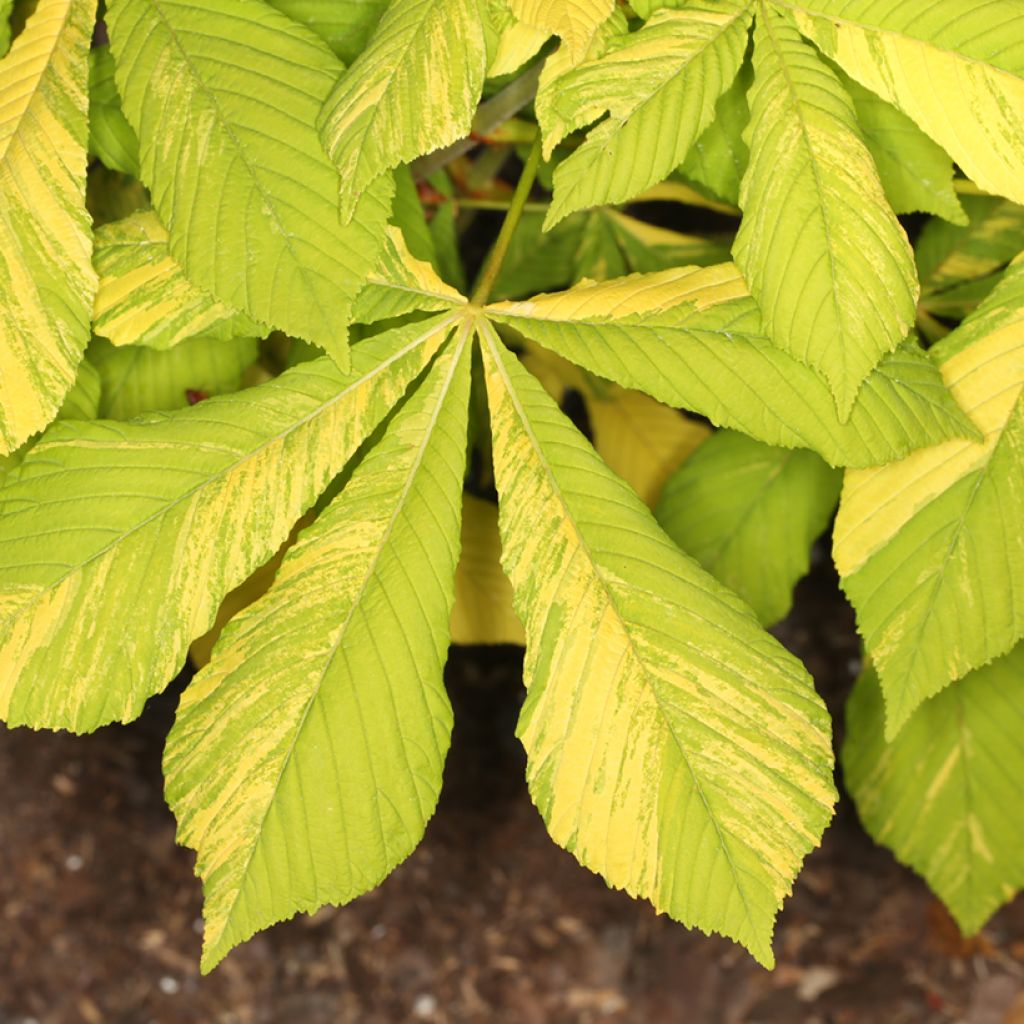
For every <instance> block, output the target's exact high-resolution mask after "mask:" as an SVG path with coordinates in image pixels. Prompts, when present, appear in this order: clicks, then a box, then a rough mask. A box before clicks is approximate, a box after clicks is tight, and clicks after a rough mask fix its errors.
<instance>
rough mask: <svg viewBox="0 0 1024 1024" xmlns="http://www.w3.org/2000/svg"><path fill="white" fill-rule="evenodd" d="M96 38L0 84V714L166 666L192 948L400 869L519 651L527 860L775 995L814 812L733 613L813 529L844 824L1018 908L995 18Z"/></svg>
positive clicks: (1018, 217)
mask: <svg viewBox="0 0 1024 1024" xmlns="http://www.w3.org/2000/svg"><path fill="white" fill-rule="evenodd" d="M8 6H9V5H8ZM8 6H5V5H3V4H2V3H0V22H2V29H3V31H2V32H0V52H3V51H4V50H6V48H7V44H8V42H9V40H8V35H9V34H10V33H9V30H8V29H9V26H8V20H7V14H9V10H8ZM104 10H105V18H106V28H107V29H108V30H109V38H110V44H109V48H108V47H107V46H106V44H101V45H96V46H95V47H94V48H93V49H92V51H91V53H90V50H89V40H90V34H91V32H92V29H93V15H94V11H93V7H92V5H91V4H90V3H89V2H88V0H39V3H38V4H37V5H36V8H35V10H34V12H32V13H31V14H30V16H29V18H28V20H27V23H26V24H25V26H24V28H23V30H21V31H20V34H18V35H17V36H16V38H14V41H13V45H12V46H11V48H10V52H9V53H7V55H6V56H5V57H4V58H3V59H2V61H0V296H2V300H3V304H2V312H0V460H2V461H0V717H2V718H3V720H4V721H5V722H7V723H8V724H10V725H28V726H31V727H34V728H40V727H46V728H65V729H69V730H72V731H77V732H81V731H87V730H91V729H94V728H96V727H98V726H100V725H102V724H104V723H107V722H112V721H127V720H130V719H131V718H134V717H135V716H137V715H138V714H139V713H140V712H141V710H142V707H143V705H144V703H145V701H146V699H147V698H148V697H149V696H151V695H152V694H154V693H156V692H157V691H159V690H160V689H161V688H162V687H163V686H164V685H165V684H166V681H167V680H168V678H170V676H171V675H173V673H174V672H175V671H177V669H178V668H179V667H180V665H181V663H182V661H183V659H184V658H185V657H186V653H187V652H188V651H189V650H190V649H191V650H192V652H193V657H195V658H196V660H197V661H198V662H200V663H201V664H202V668H201V671H200V672H199V674H198V676H197V678H196V679H195V680H194V682H193V683H192V685H191V686H190V687H189V689H188V690H187V692H186V693H185V695H184V696H183V698H182V700H181V703H180V707H179V709H178V714H177V718H176V722H175V725H174V727H173V728H172V730H171V734H170V736H169V739H168V744H167V752H166V759H165V772H166V776H167V795H168V799H169V803H170V804H171V807H172V810H173V811H174V813H175V815H176V817H177V819H178V825H179V832H178V834H179V838H180V840H181V841H182V842H183V843H185V844H187V845H189V846H191V847H192V848H194V849H195V850H196V853H197V871H198V873H199V874H200V875H201V877H202V880H203V886H204V890H205V894H206V907H205V921H206V931H205V943H204V952H203V968H204V970H209V969H211V968H212V967H213V966H215V965H216V964H217V963H218V962H219V961H220V960H221V959H222V958H223V957H224V956H225V955H226V954H227V953H228V951H229V950H230V949H231V948H232V947H233V946H235V945H237V944H238V943H240V942H242V941H244V940H245V939H247V938H248V937H249V936H251V935H253V934H254V933H255V932H256V931H258V930H260V929H263V928H266V927H268V926H270V925H271V924H273V923H274V922H276V921H279V920H282V919H284V918H287V917H289V916H291V915H293V914H294V913H296V912H299V911H312V910H315V909H316V908H317V907H319V906H321V905H323V904H326V903H332V904H338V903H344V902H345V901H347V900H350V899H353V898H355V897H356V896H358V895H359V894H360V893H363V892H365V891H366V890H367V889H369V888H372V887H373V886H374V885H376V884H378V883H379V882H380V881H381V879H382V878H383V877H384V876H385V875H386V874H387V873H388V872H389V871H390V870H392V869H393V868H394V867H395V866H396V865H397V864H398V863H399V862H400V861H401V860H403V859H404V858H405V857H407V856H408V855H409V854H410V852H411V851H412V850H413V849H414V848H415V846H416V844H417V842H418V841H419V839H420V837H421V836H422V834H423V830H424V828H425V825H426V823H427V821H428V819H429V818H430V816H431V814H432V813H433V810H434V807H435V805H436V802H437V798H438V793H439V790H440V786H441V777H442V771H443V767H444V759H445V754H446V751H447V747H448V743H449V737H450V732H451V727H452V712H451V708H450V706H449V703H448V700H447V697H446V694H445V688H444V682H443V669H444V664H445V658H446V652H447V648H448V645H449V643H451V642H455V643H465V644H477V643H518V644H523V645H524V646H525V648H526V653H525V665H524V676H525V679H524V681H525V684H526V691H527V693H526V699H525V703H524V705H523V708H522V713H521V715H520V720H519V727H518V734H519V737H520V739H521V740H522V743H523V746H524V748H525V751H526V758H527V778H528V782H529V788H530V793H531V796H532V798H533V799H534V801H535V803H536V805H537V807H538V809H539V811H540V813H541V815H542V816H543V818H544V821H545V824H546V826H547V828H548V830H549V832H550V834H551V836H552V837H553V838H554V840H555V841H556V842H558V843H560V844H561V845H562V846H564V847H565V848H566V849H568V850H569V851H571V852H572V854H573V855H574V856H575V857H576V858H577V860H578V861H579V862H580V863H581V864H583V865H584V866H586V867H588V868H589V869H591V870H593V871H595V872H597V873H599V874H600V875H601V876H602V877H603V878H604V879H605V880H606V881H607V882H608V884H609V885H611V886H615V887H619V888H623V889H625V890H626V891H628V892H629V893H631V894H633V895H635V896H638V897H642V898H644V899H647V900H649V901H650V902H651V903H652V904H653V905H654V906H655V907H656V908H657V909H658V910H662V911H665V912H666V913H668V914H670V915H671V916H672V917H673V918H675V919H676V920H679V921H682V922H684V923H685V924H686V925H688V926H691V927H696V928H700V929H702V930H704V931H706V932H718V933H721V934H723V935H726V936H728V937H730V938H732V939H734V940H736V941H737V942H740V943H742V944H743V945H744V946H745V947H746V948H747V949H749V950H750V951H751V953H752V954H753V955H754V956H755V957H756V958H757V959H758V960H759V961H761V962H762V963H764V964H769V965H770V964H771V963H772V962H773V954H772V948H771V935H772V927H773V922H774V919H775V915H776V913H777V911H778V909H779V907H780V905H781V903H782V901H783V899H784V898H785V896H786V894H787V893H788V892H789V891H790V889H791V887H792V884H793V881H794V879H795V877H796V875H797V872H798V871H799V868H800V864H801V862H802V860H803V858H804V857H805V855H806V854H807V853H808V852H809V851H810V850H811V849H812V848H813V847H814V846H815V845H816V844H817V842H818V841H819V839H820V836H821V833H822V831H823V829H824V828H825V827H826V825H827V823H828V821H829V819H830V817H831V814H832V808H833V804H834V801H835V796H836V794H835V790H834V787H833V782H832V772H833V763H832V746H831V733H830V723H829V719H828V715H827V713H826V710H825V707H824V705H823V703H822V701H821V700H820V699H819V698H818V696H817V695H816V693H815V691H814V687H813V684H812V681H811V679H810V677H809V676H808V674H807V672H806V671H805V670H804V668H803V666H802V665H801V664H800V663H799V661H797V659H796V658H795V657H793V655H791V654H790V653H788V652H787V651H786V650H784V649H783V648H782V647H781V646H780V644H779V643H778V642H777V641H776V640H775V639H774V638H773V637H772V636H771V635H770V634H769V633H767V632H766V631H765V630H764V628H763V626H764V625H767V624H770V623H772V622H774V621H776V620H778V619H779V618H780V617H782V616H783V615H784V614H785V613H786V611H787V610H788V608H789V605H790V602H791V597H792V591H793V586H794V584H795V582H796V581H797V579H798V578H799V577H800V576H801V575H803V574H804V573H805V572H806V571H807V568H808V566H809V564H810V553H811V545H812V544H813V543H814V541H815V540H816V538H817V537H818V536H819V535H820V534H822V533H823V532H824V531H825V530H827V528H828V524H829V520H830V518H831V516H832V514H833V511H834V508H835V505H836V502H837V499H838V501H839V511H838V517H837V520H836V527H835V531H834V557H835V562H836V565H837V567H838V569H839V572H840V575H841V578H842V585H843V587H844V589H845V591H846V593H847V595H848V596H849V598H850V600H851V602H852V604H853V605H854V608H855V611H856V613H857V620H858V625H859V628H860V630H861V633H862V635H863V637H864V640H865V644H866V647H867V653H868V655H869V659H870V666H871V667H870V668H869V670H868V671H867V672H866V674H865V676H864V678H863V679H862V680H861V682H860V683H859V684H858V686H857V689H856V691H855V693H854V696H853V697H852V699H851V702H850V706H849V731H848V738H847V741H846V745H845V748H844V760H845V766H846V773H847V782H848V784H849V787H850V790H851V792H852V794H853V796H854V799H855V800H856V802H857V805H858V808H859V810H860V812H861V815H862V817H863V819H864V822H865V824H866V825H867V827H868V829H869V830H870V831H871V832H872V834H873V835H875V836H876V837H877V838H878V839H879V841H880V842H884V843H887V844H888V845H890V846H891V847H892V848H893V850H894V851H895V852H896V854H897V856H898V857H900V858H901V859H902V860H904V861H906V862H907V863H909V864H911V865H912V866H913V867H915V868H916V869H917V870H919V871H920V872H922V873H923V874H924V875H925V877H926V878H927V879H928V880H929V881H930V882H931V884H932V885H933V887H934V888H935V890H936V891H937V892H938V893H939V895H940V896H941V897H942V898H943V899H944V900H945V901H946V902H947V903H948V904H949V906H950V907H951V909H952V910H953V912H954V914H955V916H956V917H957V919H958V920H959V921H960V922H961V924H962V925H963V927H964V928H965V929H967V930H976V929H977V928H978V927H980V926H981V925H982V924H983V923H984V920H985V919H986V918H987V916H988V915H989V914H990V913H991V912H992V911H993V910H994V909H995V908H996V907H997V906H998V905H999V904H1000V903H1001V902H1002V901H1004V900H1005V899H1007V898H1009V896H1011V895H1012V893H1013V892H1015V891H1016V890H1017V889H1018V888H1019V887H1020V886H1021V885H1022V883H1024V875H1022V865H1021V860H1020V856H1019V847H1020V839H1021V836H1020V828H1019V827H1018V825H1019V822H1018V821H1017V819H1013V820H1008V819H1007V817H1006V815H1005V813H1004V812H1005V811H1006V809H1007V807H1008V805H1010V803H1011V801H1013V800H1015V799H1016V800H1018V801H1019V787H1016V784H1015V783H1014V779H1016V778H1017V777H1019V776H1021V775H1022V774H1024V746H1022V744H1021V742H1020V736H1019V733H1020V730H1019V729H1016V730H1015V729H1014V723H1015V722H1017V720H1018V719H1019V718H1020V717H1021V711H1020V707H1019V705H1020V696H1019V694H1017V693H1016V689H1017V688H1019V684H1020V682H1021V680H1020V675H1021V664H1020V661H1021V659H1020V652H1021V650H1022V646H1021V645H1022V643H1024V546H1022V545H1024V540H1022V534H1021V529H1020V524H1021V523H1022V522H1024V413H1022V409H1024V406H1022V402H1024V399H1022V395H1024V262H1021V261H1020V260H1019V259H1015V258H1016V257H1018V254H1019V253H1021V251H1022V250H1024V209H1022V207H1021V206H1019V205H1017V204H1018V203H1021V202H1024V192H1022V186H1021V182H1022V181H1024V115H1022V114H1021V110H1022V109H1024V20H1022V19H1021V17H1020V7H1019V3H1018V2H1017V0H988V2H987V3H985V4H983V5H977V4H974V3H970V2H968V0H906V2H904V3H901V4H898V5H896V4H889V5H886V4H881V3H878V2H877V0H806V2H796V0H664V2H661V0H634V2H633V3H632V4H631V5H629V8H628V9H627V8H626V6H625V5H621V4H615V3H612V2H611V0H550V2H544V3H538V2H534V0H451V2H447V0H446V2H441V0H368V2H365V3H359V4H348V3H342V4H338V3H332V2H330V0H204V2H199V0H108V2H107V3H106V4H105V6H104ZM95 38H96V40H97V42H99V41H100V40H102V39H103V33H102V32H99V33H97V34H96V37H95ZM496 77H500V81H497V82H494V81H492V82H488V79H489V78H491V79H494V78H496ZM510 77H511V79H512V80H511V81H509V78H510ZM531 101H532V103H531ZM467 136H471V137H469V138H466V137H467ZM533 140H535V141H533ZM481 142H483V143H485V144H486V145H485V147H484V149H483V151H482V153H480V154H479V155H473V154H472V147H473V145H475V144H478V143H481ZM531 142H532V147H533V148H532V149H531V150H530V157H529V158H526V159H525V160H524V163H523V166H524V168H525V170H524V171H523V177H522V180H521V183H520V187H519V188H518V189H516V190H515V192H514V193H513V191H512V187H511V185H510V183H508V182H506V181H505V180H504V178H503V177H502V175H503V174H504V173H506V172H507V171H508V170H509V169H510V168H513V167H515V166H516V165H515V163H514V161H511V160H510V159H509V157H510V154H511V151H512V148H513V147H514V146H518V145H519V144H526V145H530V144H531ZM467 153H469V154H470V155H468V156H467V155H466V154H467ZM539 153H543V156H544V160H543V161H540V164H539V177H538V181H539V182H540V183H541V184H542V185H543V186H544V190H545V191H546V192H550V196H549V197H548V198H549V201H548V200H545V199H544V197H543V196H542V195H540V194H539V193H540V190H539V189H534V190H533V193H532V194H531V192H530V185H531V183H532V181H533V177H532V175H533V173H534V171H535V170H536V169H537V167H538V154H539ZM519 155H520V156H525V152H524V151H522V150H521V151H520V153H519ZM90 157H91V158H92V161H93V162H92V163H91V164H89V165H88V173H87V160H88V159H89V158H90ZM954 166H956V167H958V168H959V169H960V170H962V172H963V173H964V174H965V175H966V177H959V178H954ZM87 183H88V191H87V188H86V186H87ZM531 200H532V201H533V205H528V206H527V205H525V204H529V203H530V201H531ZM634 200H635V201H636V204H635V205H633V206H631V207H630V208H629V209H628V210H624V209H621V208H619V209H617V208H615V207H616V206H621V205H622V204H624V203H626V202H632V201H634ZM659 202H660V203H670V204H673V205H674V208H675V210H676V211H677V212H678V211H679V210H685V209H686V208H687V207H693V206H696V207H700V208H701V209H702V211H703V212H702V214H701V216H702V217H714V218H716V219H715V220H714V222H713V223H714V228H715V229H714V230H694V231H691V230H689V228H687V227H686V226H685V225H683V226H682V227H680V224H679V223H678V221H673V222H672V226H668V225H666V224H664V223H655V221H657V220H658V217H657V211H658V210H659V209H663V208H659V207H658V206H656V205H654V206H652V205H648V204H656V203H659ZM494 206H507V207H509V208H510V213H509V216H508V219H507V221H506V228H505V229H503V230H502V232H501V234H500V235H499V236H498V242H497V244H496V245H495V247H494V254H495V255H494V257H493V261H492V260H488V261H487V262H486V264H485V266H484V268H483V270H482V272H481V274H480V279H479V282H478V284H477V286H476V287H475V288H474V289H473V291H472V298H468V297H467V295H464V294H463V292H464V291H465V292H467V293H468V292H469V289H467V288H465V286H464V284H463V283H462V282H464V281H465V279H466V277H467V276H468V275H467V272H471V271H472V270H474V269H475V268H473V267H472V266H467V265H464V264H463V254H464V251H466V252H470V253H472V252H473V251H474V247H475V246H476V244H477V242H478V241H479V239H480V238H482V237H483V232H484V231H485V229H486V228H487V222H486V220H484V219H479V220H477V221H476V223H473V224H470V221H471V219H472V218H476V217H477V216H478V214H477V212H476V210H477V208H483V209H488V208H490V207H494ZM524 209H525V212H524ZM651 211H654V212H653V213H652V212H651ZM915 211H916V212H924V213H928V214H932V215H933V219H931V220H930V221H928V223H927V224H926V225H925V226H924V228H923V230H922V231H921V233H920V237H919V239H918V242H917V247H916V251H915V250H912V249H911V247H910V244H909V243H908V240H907V236H906V234H905V231H904V226H903V222H901V221H900V220H899V219H898V217H897V215H899V214H903V213H907V212H915ZM94 228H95V230H94ZM467 228H471V230H469V231H468V233H467V231H466V229H467ZM462 238H469V239H470V240H471V241H472V243H473V244H472V245H470V246H466V247H463V246H461V245H460V240H461V239H462ZM730 257H731V259H730ZM455 283H458V284H459V287H455ZM961 320H962V323H960V324H959V325H957V322H958V321H961ZM922 337H923V338H924V339H926V340H927V341H928V342H931V343H933V344H932V347H931V348H930V350H926V349H925V348H924V347H923V346H922V344H921V341H920V338H922ZM320 350H323V351H324V352H326V355H323V354H321V351H320ZM44 428H45V429H44ZM715 428H718V429H715ZM40 431H42V433H41V436H39V437H36V436H35V435H37V434H39V433H40ZM467 473H468V474H469V476H470V478H471V483H472V488H471V489H467V488H465V487H464V483H465V480H466V477H467ZM844 474H845V476H844ZM840 488H841V497H840ZM481 495H482V496H481ZM883 723H884V724H883ZM908 807H913V808H914V813H913V814H910V813H909V812H908V810H907V808H908ZM1017 809H1018V811H1019V810H1020V807H1019V803H1018V805H1017ZM1018 818H1019V814H1018Z"/></svg>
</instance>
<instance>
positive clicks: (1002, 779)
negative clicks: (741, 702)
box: [843, 645, 1024, 935]
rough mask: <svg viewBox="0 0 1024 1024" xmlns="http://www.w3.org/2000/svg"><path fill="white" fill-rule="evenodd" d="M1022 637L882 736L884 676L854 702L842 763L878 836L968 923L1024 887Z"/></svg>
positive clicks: (871, 678)
mask: <svg viewBox="0 0 1024 1024" xmlns="http://www.w3.org/2000/svg"><path fill="white" fill-rule="evenodd" d="M1022 678H1024V646H1022V645H1018V646H1016V647H1015V648H1014V649H1013V650H1012V651H1011V652H1010V653H1009V654H1006V655H1004V656H1003V657H1001V658H998V659H996V660H995V661H993V662H992V663H991V664H989V665H987V666H985V667H984V668H979V669H976V670H975V671H973V672H971V673H969V674H968V675H966V676H965V677H964V678H963V679H960V680H958V681H957V682H955V683H953V684H952V685H951V686H949V687H947V688H946V689H945V690H943V691H942V693H940V694H938V695H937V696H935V697H932V698H931V700H929V701H927V702H926V703H925V704H924V705H923V706H922V707H921V709H920V710H919V711H918V712H917V714H915V715H914V717H913V718H912V719H911V720H910V721H909V722H908V723H907V726H906V727H905V728H904V729H903V731H902V732H901V733H900V734H899V736H897V737H896V738H895V739H894V740H892V741H891V742H889V743H886V741H885V735H884V733H885V729H884V724H885V721H884V720H885V717H886V714H885V709H884V707H883V699H882V694H881V691H880V690H879V687H878V679H877V677H876V676H875V674H874V672H873V671H872V670H870V669H869V670H868V671H867V672H866V673H865V674H864V676H863V678H861V680H860V681H859V682H858V683H857V688H856V689H855V690H854V692H853V696H852V697H851V698H850V700H849V702H848V704H847V710H846V725H847V733H846V742H845V743H844V745H843V774H844V777H845V779H846V784H847V786H848V787H849V789H850V793H851V795H852V796H853V799H854V801H855V802H856V804H857V811H858V813H859V814H860V817H861V820H862V821H863V822H864V825H865V827H866V828H867V830H868V831H869V832H870V833H871V835H872V836H874V838H875V839H876V840H877V841H878V842H880V843H882V844H884V845H885V846H888V847H890V848H891V849H892V851H893V852H894V853H895V854H896V856H897V857H898V858H899V860H901V861H902V862H903V863H904V864H908V865H909V866H910V867H912V868H914V870H916V871H918V872H920V873H921V874H922V875H923V876H924V877H925V879H926V880H927V881H928V884H929V885H930V886H931V887H932V888H933V889H934V890H935V892H936V893H937V894H938V895H939V896H940V897H941V898H942V900H943V902H944V903H945V904H946V906H947V907H949V909H950V912H951V913H952V914H953V917H954V918H955V919H956V921H957V923H958V924H959V925H960V927H961V928H962V929H963V931H964V933H965V934H967V935H974V934H975V933H976V932H978V931H980V930H981V927H982V925H984V924H985V922H986V920H987V919H988V918H989V916H990V915H991V914H992V913H993V912H994V911H995V910H996V909H998V908H999V906H1001V905H1002V904H1003V903H1005V902H1006V901H1007V900H1009V899H1012V898H1013V896H1014V895H1015V894H1016V893H1017V892H1018V890H1020V889H1022V888H1024V821H1022V819H1021V816H1020V815H1019V814H1018V813H1016V811H1017V809H1018V807H1019V805H1020V779H1021V777H1022V774H1024V744H1022V741H1021V737H1022V736H1024V688H1022V687H1021V679H1022Z"/></svg>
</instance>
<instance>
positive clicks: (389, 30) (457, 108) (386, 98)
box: [319, 0, 487, 223]
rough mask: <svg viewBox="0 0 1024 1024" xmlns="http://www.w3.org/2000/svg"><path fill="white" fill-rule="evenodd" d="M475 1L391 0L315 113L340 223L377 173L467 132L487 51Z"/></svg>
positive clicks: (437, 147)
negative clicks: (335, 182) (332, 169)
mask: <svg viewBox="0 0 1024 1024" xmlns="http://www.w3.org/2000/svg"><path fill="white" fill-rule="evenodd" d="M484 16H485V15H484V12H483V10H482V9H481V0H392V2H391V3H390V4H389V5H388V7H387V9H386V10H385V12H384V16H383V17H382V18H381V21H380V24H379V25H378V26H377V29H376V31H375V32H374V34H373V37H372V38H371V40H370V43H369V45H368V46H367V47H366V49H365V50H364V51H363V52H362V53H361V54H360V55H359V57H358V58H356V60H355V62H354V63H353V64H352V66H351V68H349V70H348V71H347V72H345V74H344V75H343V76H342V78H341V80H340V81H339V82H338V83H337V85H336V86H335V88H334V90H333V91H332V92H331V94H330V96H329V98H328V99H327V100H326V102H325V103H324V105H323V111H322V113H321V114H320V119H319V125H320V134H321V138H322V139H323V144H324V148H325V149H326V150H327V153H328V155H329V156H330V158H331V160H333V161H334V163H335V165H336V166H337V168H338V171H339V178H340V184H339V196H338V200H339V202H340V207H341V217H342V221H343V222H345V223H347V222H348V220H349V219H350V218H351V217H352V215H353V212H354V211H355V210H356V209H357V205H358V203H359V201H360V197H361V196H362V195H363V194H364V192H365V190H366V189H368V188H370V187H371V186H372V184H373V182H375V181H377V180H378V179H379V178H380V177H381V175H384V174H387V172H389V171H391V170H392V169H393V168H395V167H397V166H398V165H399V164H400V163H407V162H409V161H410V160H413V159H415V158H416V157H418V156H421V155H423V154H424V153H429V152H431V151H432V150H435V149H441V148H442V147H444V146H447V145H449V144H451V143H452V142H455V141H456V140H458V139H460V138H462V137H463V136H464V135H468V134H469V129H470V124H471V122H472V120H473V114H474V113H475V112H476V105H477V101H478V100H479V99H480V92H481V89H482V88H483V82H484V71H485V69H486V66H487V53H486V45H485V41H484V32H483V18H484Z"/></svg>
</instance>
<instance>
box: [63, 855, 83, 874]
mask: <svg viewBox="0 0 1024 1024" xmlns="http://www.w3.org/2000/svg"><path fill="white" fill-rule="evenodd" d="M84 866H85V858H84V857H82V856H80V855H79V854H77V853H72V854H69V855H68V857H67V858H66V859H65V861H64V867H66V868H67V869H68V871H81V870H82V868H83V867H84Z"/></svg>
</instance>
